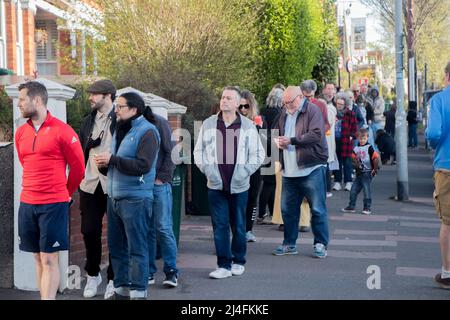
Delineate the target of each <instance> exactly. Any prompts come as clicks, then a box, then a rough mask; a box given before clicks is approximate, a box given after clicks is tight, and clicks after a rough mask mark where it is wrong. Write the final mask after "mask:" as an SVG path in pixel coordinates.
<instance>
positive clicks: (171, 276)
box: [163, 271, 178, 288]
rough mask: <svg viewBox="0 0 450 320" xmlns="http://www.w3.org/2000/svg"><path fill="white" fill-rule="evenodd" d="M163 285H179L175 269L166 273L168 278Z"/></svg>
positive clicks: (172, 286) (173, 286) (171, 286)
mask: <svg viewBox="0 0 450 320" xmlns="http://www.w3.org/2000/svg"><path fill="white" fill-rule="evenodd" d="M163 285H165V286H166V287H170V288H175V287H176V286H177V285H178V276H177V273H176V272H175V271H170V272H169V273H167V274H166V280H164V281H163Z"/></svg>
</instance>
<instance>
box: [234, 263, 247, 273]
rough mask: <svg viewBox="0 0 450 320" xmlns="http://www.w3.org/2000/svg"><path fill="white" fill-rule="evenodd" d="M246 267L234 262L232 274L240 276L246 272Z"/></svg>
mask: <svg viewBox="0 0 450 320" xmlns="http://www.w3.org/2000/svg"><path fill="white" fill-rule="evenodd" d="M244 271H245V267H244V266H243V265H241V264H237V263H233V264H232V265H231V274H232V275H233V276H240V275H242V274H243V273H244Z"/></svg>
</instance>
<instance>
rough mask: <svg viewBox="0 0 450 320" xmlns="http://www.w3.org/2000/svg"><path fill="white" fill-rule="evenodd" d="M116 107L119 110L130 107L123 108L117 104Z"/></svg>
mask: <svg viewBox="0 0 450 320" xmlns="http://www.w3.org/2000/svg"><path fill="white" fill-rule="evenodd" d="M115 107H116V108H117V109H119V110H122V109H123V108H125V107H127V108H128V106H121V105H120V104H116V105H115Z"/></svg>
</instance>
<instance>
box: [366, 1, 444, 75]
mask: <svg viewBox="0 0 450 320" xmlns="http://www.w3.org/2000/svg"><path fill="white" fill-rule="evenodd" d="M361 2H362V3H363V4H365V5H366V6H367V7H368V8H370V9H372V10H373V11H374V12H375V13H377V14H378V15H379V16H380V18H381V20H382V24H381V29H382V30H381V32H382V33H383V34H384V35H388V36H387V37H383V40H382V41H383V42H384V46H385V47H389V48H392V47H393V37H392V35H394V26H395V21H394V20H395V19H394V1H393V0H361ZM406 8H407V6H406V0H403V15H404V20H405V21H406V16H407V12H406ZM413 12H414V14H413V30H412V35H413V36H412V38H413V39H414V41H412V40H409V41H407V42H406V43H407V46H408V49H409V50H415V53H416V58H417V66H418V69H422V68H423V66H424V64H425V63H427V64H428V66H429V73H428V76H429V82H435V83H441V81H442V73H443V71H442V69H443V65H445V63H446V62H447V61H448V52H449V48H450V38H449V36H448V30H450V21H449V19H448V12H450V1H442V0H414V7H413ZM404 26H405V27H404V34H405V35H406V34H407V30H406V23H405V24H404ZM407 40H408V39H407ZM406 61H407V60H406ZM394 64H395V62H394ZM394 66H395V65H394Z"/></svg>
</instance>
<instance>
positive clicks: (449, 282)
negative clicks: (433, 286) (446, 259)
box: [434, 273, 450, 290]
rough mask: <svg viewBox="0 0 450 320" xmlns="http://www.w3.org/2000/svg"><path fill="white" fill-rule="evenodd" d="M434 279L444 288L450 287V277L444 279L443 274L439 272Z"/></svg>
mask: <svg viewBox="0 0 450 320" xmlns="http://www.w3.org/2000/svg"><path fill="white" fill-rule="evenodd" d="M434 281H435V282H436V283H437V284H438V285H439V286H440V287H441V288H442V289H447V290H448V289H450V278H445V279H442V278H441V274H440V273H438V274H437V275H436V276H435V277H434Z"/></svg>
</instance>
